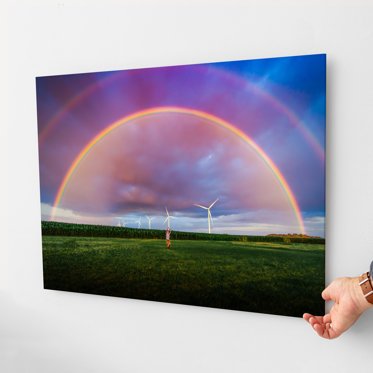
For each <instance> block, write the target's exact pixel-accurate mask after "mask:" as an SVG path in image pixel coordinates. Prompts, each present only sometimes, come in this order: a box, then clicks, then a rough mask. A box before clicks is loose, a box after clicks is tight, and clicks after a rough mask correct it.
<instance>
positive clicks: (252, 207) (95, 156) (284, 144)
mask: <svg viewBox="0 0 373 373" xmlns="http://www.w3.org/2000/svg"><path fill="white" fill-rule="evenodd" d="M74 97H76V99H75V100H73V101H71V100H72V99H73V98H74ZM37 106H38V127H39V156H40V182H41V202H42V219H45V220H48V219H49V218H50V213H51V206H53V202H54V199H55V197H56V194H57V191H58V188H59V186H60V185H61V183H62V180H63V178H64V176H65V174H66V172H67V171H68V169H69V167H70V165H71V164H72V162H73V161H74V160H75V158H76V157H77V156H78V155H79V153H80V152H81V150H82V149H83V148H84V147H85V146H86V145H87V144H88V143H89V142H90V140H92V138H94V137H95V136H96V135H97V134H98V133H100V132H101V131H102V130H103V129H105V128H106V127H107V126H109V125H110V124H112V123H113V122H115V121H116V120H118V119H120V118H122V117H124V116H126V115H129V114H132V113H135V112H137V111H139V110H143V109H147V108H151V107H157V106H175V107H185V108H188V109H195V110H201V111H203V112H206V113H209V114H212V115H214V116H217V117H219V118H222V119H224V120H226V121H228V122H229V123H231V124H232V125H233V126H235V127H237V128H239V129H240V130H242V131H243V132H244V133H246V134H247V135H248V136H249V137H250V138H252V139H253V141H255V142H256V143H257V144H258V145H259V146H260V147H261V148H262V149H263V150H264V151H265V153H266V154H267V155H268V156H269V157H270V158H271V159H272V161H273V162H274V163H275V165H276V166H277V167H278V168H279V170H280V171H281V173H282V174H283V175H284V177H285V179H286V180H287V182H288V184H289V186H290V188H291V189H292V191H293V193H294V195H295V197H296V199H297V201H298V204H299V206H300V208H301V211H302V216H303V219H304V222H305V226H306V231H307V233H308V234H312V235H319V236H324V215H325V200H324V162H323V160H322V159H320V152H318V151H317V149H315V142H317V143H318V144H319V147H321V148H322V149H324V144H325V55H313V56H302V57H289V58H276V59H266V60H254V61H238V62H230V63H216V64H203V65H190V66H179V67H164V68H154V69H138V70H127V71H121V72H107V73H93V74H76V75H61V76H53V77H41V78H37ZM64 107H67V110H63V108H64ZM294 118H296V120H294ZM300 126H303V127H302V128H300ZM307 133H308V137H307ZM305 134H306V135H305ZM310 134H312V137H313V142H312V141H310V139H309V135H310ZM216 198H219V201H218V202H217V203H216V205H215V206H214V207H213V209H212V210H211V212H212V215H213V218H214V222H215V224H214V228H213V231H214V232H219V233H234V234H268V233H287V232H298V233H299V226H298V224H297V221H296V219H295V215H294V212H293V211H292V210H291V206H290V204H289V202H288V201H287V198H286V196H285V194H284V191H283V189H282V188H281V187H280V185H279V183H278V181H277V180H276V179H275V178H274V176H273V173H272V172H271V170H270V169H269V167H268V166H267V165H266V164H265V163H264V162H263V160H262V159H261V157H259V156H258V155H257V153H255V152H254V151H253V149H252V148H251V147H250V146H248V145H247V144H246V143H244V142H243V141H242V140H240V139H239V138H238V137H237V136H236V135H234V134H233V133H231V132H230V131H228V130H226V129H224V128H221V127H219V126H217V125H216V124H214V123H211V121H208V120H206V119H201V118H197V117H195V116H192V115H189V114H185V113H184V114H182V113H162V114H154V115H151V116H148V117H144V118H141V119H137V120H133V121H131V122H129V123H127V124H126V125H123V126H120V127H119V128H118V129H116V130H114V131H112V132H111V133H110V134H109V135H107V136H106V137H104V138H103V139H102V141H101V142H99V143H98V144H97V145H95V146H94V148H92V150H91V151H90V152H89V153H88V155H87V156H86V157H85V159H84V160H83V161H82V162H81V163H80V164H79V166H78V167H77V169H76V170H75V172H74V175H73V176H72V178H71V180H70V181H69V183H68V185H67V187H66V190H65V192H64V195H63V198H62V200H61V203H60V205H59V208H58V209H57V212H56V216H55V220H59V221H74V222H87V223H99V224H112V225H116V224H117V223H118V221H120V220H122V221H123V220H125V221H126V222H127V226H137V223H136V221H137V220H138V219H139V217H140V216H141V217H143V226H145V222H146V224H147V221H146V218H145V216H146V215H151V216H154V219H153V220H152V227H153V228H164V227H165V225H162V224H163V221H164V218H165V211H164V206H167V207H168V209H169V210H170V211H172V214H173V215H174V216H175V217H176V218H175V219H173V221H172V228H173V229H179V230H188V231H206V230H207V214H206V212H205V210H202V209H200V208H197V207H195V206H193V203H198V204H202V205H209V204H210V203H212V202H213V201H214V200H215V199H216Z"/></svg>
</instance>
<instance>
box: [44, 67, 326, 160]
mask: <svg viewBox="0 0 373 373" xmlns="http://www.w3.org/2000/svg"><path fill="white" fill-rule="evenodd" d="M193 68H195V69H206V67H204V66H203V65H195V66H193ZM209 70H212V71H214V73H215V74H217V75H220V76H221V77H222V78H225V79H227V80H231V81H232V82H235V83H236V84H238V85H240V86H241V87H243V88H245V87H249V88H250V89H252V90H253V92H255V93H256V94H258V95H259V96H261V97H263V98H264V99H266V100H268V102H270V103H271V104H272V105H273V107H275V108H276V109H277V110H279V111H280V112H282V113H283V114H284V115H285V116H287V117H288V118H289V120H290V122H291V123H292V124H293V125H294V127H295V128H296V129H297V130H298V131H299V132H300V133H301V134H302V136H303V137H304V138H305V139H306V140H307V141H308V143H309V144H310V145H311V147H312V148H313V150H314V152H315V153H316V154H317V156H318V157H319V159H320V160H321V162H325V151H324V146H323V145H321V144H320V142H319V141H318V139H317V138H316V136H315V135H314V134H313V133H312V132H311V131H310V129H309V128H308V126H307V125H306V124H305V123H304V122H303V121H301V120H300V118H299V117H298V116H297V115H296V114H295V112H294V111H292V110H290V109H289V108H288V107H287V106H286V105H285V104H284V103H283V102H281V101H280V100H279V99H278V98H277V97H275V96H274V95H272V94H270V93H269V92H267V91H265V90H264V89H263V88H261V87H260V86H259V85H257V84H254V83H252V82H250V81H248V80H246V79H244V78H242V77H240V76H238V75H236V74H233V73H231V72H228V71H225V70H221V69H219V68H217V67H214V66H212V65H211V64H209ZM126 72H127V70H121V71H116V72H113V73H112V74H110V75H109V76H107V77H105V78H103V79H101V80H99V81H98V82H94V83H92V84H90V85H88V86H87V87H86V88H85V89H83V90H82V91H80V92H78V93H77V94H76V95H74V96H72V97H71V98H70V99H69V100H68V101H66V103H65V104H64V106H62V107H61V108H60V109H59V110H58V111H57V112H56V113H55V114H54V115H53V116H52V117H51V118H50V120H49V121H48V122H47V123H46V124H45V125H44V126H43V128H42V129H41V130H40V133H39V147H41V146H42V145H43V143H44V142H45V140H46V138H47V137H48V136H49V135H50V134H51V133H52V131H53V129H54V128H55V127H56V126H57V125H58V123H59V121H60V120H62V119H63V117H64V116H65V115H66V114H67V113H68V112H69V110H71V109H73V108H74V107H75V106H77V105H78V104H79V103H80V102H82V101H83V100H84V99H85V98H87V97H88V96H89V95H91V94H93V93H94V92H96V91H97V90H98V89H99V88H101V87H103V86H105V85H107V84H109V83H111V82H113V81H114V80H116V79H118V78H120V77H121V76H122V75H124V74H125V73H126Z"/></svg>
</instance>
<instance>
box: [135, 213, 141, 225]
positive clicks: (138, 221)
mask: <svg viewBox="0 0 373 373" xmlns="http://www.w3.org/2000/svg"><path fill="white" fill-rule="evenodd" d="M136 223H137V228H141V216H140V219H139V220H137V222H136Z"/></svg>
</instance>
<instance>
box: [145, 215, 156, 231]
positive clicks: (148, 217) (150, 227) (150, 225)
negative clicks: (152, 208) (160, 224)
mask: <svg viewBox="0 0 373 373" xmlns="http://www.w3.org/2000/svg"><path fill="white" fill-rule="evenodd" d="M146 217H147V219H148V221H149V229H152V224H151V221H152V219H154V218H151V217H150V216H146Z"/></svg>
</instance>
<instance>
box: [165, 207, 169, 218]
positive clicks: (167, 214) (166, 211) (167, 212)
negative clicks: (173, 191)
mask: <svg viewBox="0 0 373 373" xmlns="http://www.w3.org/2000/svg"><path fill="white" fill-rule="evenodd" d="M165 209H166V212H167V216H168V215H169V213H168V210H167V207H165Z"/></svg>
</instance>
